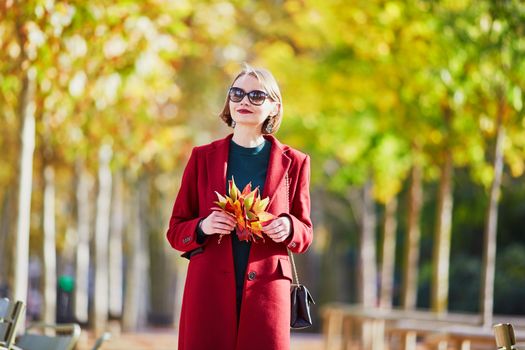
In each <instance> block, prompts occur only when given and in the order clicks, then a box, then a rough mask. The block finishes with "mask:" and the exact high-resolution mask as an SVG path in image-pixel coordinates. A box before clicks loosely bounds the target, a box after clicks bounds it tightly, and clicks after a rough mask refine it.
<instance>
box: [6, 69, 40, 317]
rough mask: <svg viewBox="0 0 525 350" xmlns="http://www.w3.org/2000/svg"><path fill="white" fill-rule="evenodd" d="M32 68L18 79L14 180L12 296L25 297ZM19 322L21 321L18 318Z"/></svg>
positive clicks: (32, 147)
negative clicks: (17, 146) (18, 133)
mask: <svg viewBox="0 0 525 350" xmlns="http://www.w3.org/2000/svg"><path fill="white" fill-rule="evenodd" d="M35 78H36V70H35V69H34V68H30V69H28V70H27V72H25V75H24V78H23V79H22V89H21V92H20V119H21V121H22V129H21V130H22V132H21V138H20V140H21V143H22V145H21V147H20V150H21V154H20V164H19V174H20V175H19V182H18V216H17V230H16V237H15V245H14V252H15V255H14V261H15V264H14V268H15V271H14V283H13V284H12V285H13V299H15V300H23V301H27V288H28V269H29V229H30V216H31V192H32V188H33V187H32V185H33V153H34V150H35V108H36V107H35V102H34V99H35V88H36V82H35ZM22 324H23V322H22Z"/></svg>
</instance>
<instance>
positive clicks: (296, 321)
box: [288, 250, 315, 329]
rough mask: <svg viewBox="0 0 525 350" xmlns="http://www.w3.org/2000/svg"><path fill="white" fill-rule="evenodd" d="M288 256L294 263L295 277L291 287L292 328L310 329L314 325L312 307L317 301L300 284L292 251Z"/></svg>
mask: <svg viewBox="0 0 525 350" xmlns="http://www.w3.org/2000/svg"><path fill="white" fill-rule="evenodd" d="M288 255H289V256H290V261H291V262H292V268H293V273H294V277H295V283H293V284H292V285H291V289H290V299H291V300H290V307H291V310H290V311H291V312H290V328H292V329H303V328H308V327H310V326H311V325H312V314H311V309H310V305H311V304H315V301H314V298H312V294H310V291H309V290H308V288H306V286H304V285H302V284H300V283H299V277H298V276H297V270H296V268H295V262H294V260H293V254H292V252H291V251H290V250H288Z"/></svg>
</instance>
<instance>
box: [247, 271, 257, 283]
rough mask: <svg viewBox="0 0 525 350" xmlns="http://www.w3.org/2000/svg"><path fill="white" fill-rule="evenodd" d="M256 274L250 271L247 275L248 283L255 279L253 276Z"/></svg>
mask: <svg viewBox="0 0 525 350" xmlns="http://www.w3.org/2000/svg"><path fill="white" fill-rule="evenodd" d="M256 275H257V274H256V273H255V271H251V272H250V273H249V274H248V281H253V280H254V279H255V276H256Z"/></svg>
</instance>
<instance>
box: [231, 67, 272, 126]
mask: <svg viewBox="0 0 525 350" xmlns="http://www.w3.org/2000/svg"><path fill="white" fill-rule="evenodd" d="M232 88H233V90H234V91H233V92H234V94H233V96H232V95H230V99H229V106H230V114H231V116H232V119H233V120H234V121H235V123H236V125H245V126H252V127H254V128H257V127H258V128H260V127H261V125H262V124H263V123H264V121H265V120H266V118H267V117H268V116H269V115H275V114H277V113H278V112H279V104H278V103H277V102H274V101H272V99H271V98H270V97H269V96H267V95H266V98H264V96H265V93H267V91H266V90H265V89H264V87H263V86H262V84H261V83H260V82H259V81H258V80H257V78H255V77H254V76H252V75H249V74H246V75H243V76H241V77H240V78H238V79H237V80H236V81H235V83H234V84H233V86H232ZM239 89H240V90H239ZM241 90H242V91H241ZM243 91H244V93H243ZM260 92H262V93H260ZM250 93H251V94H250ZM243 94H244V96H243V97H242V95H243ZM241 97H242V99H241V100H240V101H238V102H234V101H237V99H238V98H241ZM232 99H233V100H234V101H232ZM250 99H251V100H250ZM263 99H264V102H262V100H263ZM261 102H262V104H260V105H258V104H259V103H261Z"/></svg>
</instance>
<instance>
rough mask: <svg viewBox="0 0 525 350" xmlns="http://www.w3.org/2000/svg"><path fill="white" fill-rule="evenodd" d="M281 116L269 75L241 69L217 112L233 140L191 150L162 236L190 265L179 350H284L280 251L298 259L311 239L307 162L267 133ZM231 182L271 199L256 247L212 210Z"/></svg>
mask: <svg viewBox="0 0 525 350" xmlns="http://www.w3.org/2000/svg"><path fill="white" fill-rule="evenodd" d="M282 114H283V106H282V99H281V93H280V91H279V87H278V85H277V82H276V81H275V78H274V77H273V76H272V74H271V73H270V72H268V71H267V70H264V69H254V68H252V67H250V66H248V65H246V66H245V67H244V69H243V70H242V71H241V72H240V73H239V74H238V75H237V76H236V77H235V79H234V80H233V83H232V85H231V87H230V89H229V90H228V95H227V98H226V102H225V105H224V109H223V111H222V113H221V114H220V116H221V118H222V120H223V121H224V122H226V123H227V124H228V125H229V126H231V127H232V128H233V134H232V135H229V136H227V137H226V138H224V139H221V140H217V141H215V142H212V143H211V144H208V145H204V146H200V147H195V148H194V149H193V151H192V153H191V156H190V159H189V161H188V164H187V165H186V169H185V171H184V175H183V177H182V183H181V187H180V190H179V194H178V196H177V199H176V200H175V205H174V207H173V213H172V216H171V220H170V226H169V229H168V232H167V237H168V240H169V242H170V244H171V245H172V247H173V248H175V249H176V250H179V251H183V252H185V253H184V254H183V256H185V257H187V258H189V259H190V263H189V266H188V273H187V277H186V285H185V288H184V296H183V303H182V311H181V319H180V327H179V350H207V349H217V350H233V349H236V350H254V349H255V350H257V349H261V350H272V349H273V350H286V349H289V347H290V282H291V281H292V271H291V265H290V261H289V258H288V254H287V248H288V249H290V250H291V251H292V252H294V253H302V252H304V251H306V249H307V248H308V246H309V245H310V243H311V241H312V223H311V220H310V194H309V181H310V159H309V157H308V156H307V155H305V154H303V153H301V152H299V151H297V150H294V149H292V148H291V147H289V146H286V145H284V144H282V143H280V142H279V141H278V140H277V139H276V138H275V137H273V136H272V134H273V133H275V132H276V131H277V129H278V128H279V126H280V124H281V119H282ZM232 176H233V177H234V179H235V183H236V185H237V186H238V188H239V189H241V190H242V189H243V188H244V186H245V185H246V184H248V183H249V182H251V184H252V188H255V187H257V186H259V189H260V191H261V193H262V196H261V198H265V197H269V198H270V201H269V204H268V207H267V209H266V210H267V211H268V212H270V213H272V214H273V215H275V216H276V218H275V219H274V220H272V221H270V222H268V223H266V224H264V227H263V233H264V235H265V237H264V238H265V239H264V241H258V242H254V243H248V242H245V241H240V240H239V239H238V237H237V235H236V233H235V230H234V228H235V225H236V222H235V219H234V218H233V217H231V216H230V215H228V214H226V213H224V212H221V211H214V210H212V208H213V207H214V206H215V205H214V201H216V200H217V197H216V194H215V191H216V192H218V193H220V194H225V193H226V192H227V191H226V187H227V180H228V179H231V178H232ZM219 238H220V239H219Z"/></svg>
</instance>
